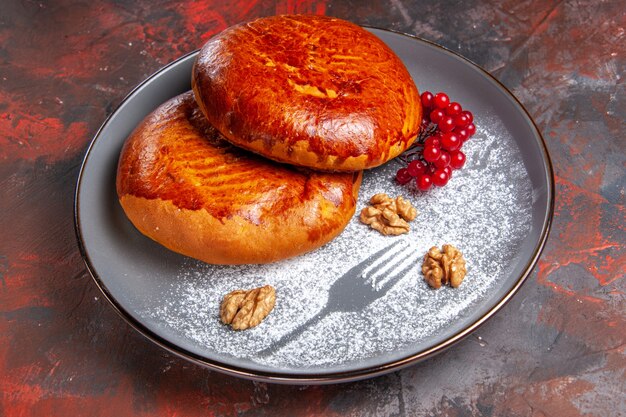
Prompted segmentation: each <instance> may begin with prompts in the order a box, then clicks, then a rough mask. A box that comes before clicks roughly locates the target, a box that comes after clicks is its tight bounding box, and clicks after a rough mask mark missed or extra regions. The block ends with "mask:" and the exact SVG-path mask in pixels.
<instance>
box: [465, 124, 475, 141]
mask: <svg viewBox="0 0 626 417" xmlns="http://www.w3.org/2000/svg"><path fill="white" fill-rule="evenodd" d="M465 129H467V137H468V138H470V137H472V136H474V133H476V125H474V123H470V124H468V125H467V127H466V128H465Z"/></svg>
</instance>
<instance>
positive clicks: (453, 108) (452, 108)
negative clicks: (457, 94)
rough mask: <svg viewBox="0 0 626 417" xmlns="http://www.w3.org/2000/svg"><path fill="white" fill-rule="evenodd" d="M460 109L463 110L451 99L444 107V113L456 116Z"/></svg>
mask: <svg viewBox="0 0 626 417" xmlns="http://www.w3.org/2000/svg"><path fill="white" fill-rule="evenodd" d="M462 111H463V107H461V105H460V104H459V103H457V102H456V101H453V102H452V103H450V104H448V107H446V114H447V115H448V116H456V115H457V114H459V113H461V112H462Z"/></svg>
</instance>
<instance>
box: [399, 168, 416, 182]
mask: <svg viewBox="0 0 626 417" xmlns="http://www.w3.org/2000/svg"><path fill="white" fill-rule="evenodd" d="M412 178H413V177H412V176H411V174H409V170H408V169H407V168H400V169H399V170H398V172H396V181H398V184H400V185H404V184H408V183H409V181H411V179H412Z"/></svg>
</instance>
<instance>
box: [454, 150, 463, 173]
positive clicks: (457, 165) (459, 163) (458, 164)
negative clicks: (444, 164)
mask: <svg viewBox="0 0 626 417" xmlns="http://www.w3.org/2000/svg"><path fill="white" fill-rule="evenodd" d="M463 165H465V154H464V153H463V152H461V151H452V152H450V166H451V167H452V168H453V169H461V168H463Z"/></svg>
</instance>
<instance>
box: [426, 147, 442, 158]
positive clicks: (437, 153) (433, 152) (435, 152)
mask: <svg viewBox="0 0 626 417" xmlns="http://www.w3.org/2000/svg"><path fill="white" fill-rule="evenodd" d="M439 157H441V149H439V148H436V147H434V146H425V147H424V159H425V160H426V162H435V161H436V160H437V159H439Z"/></svg>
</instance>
